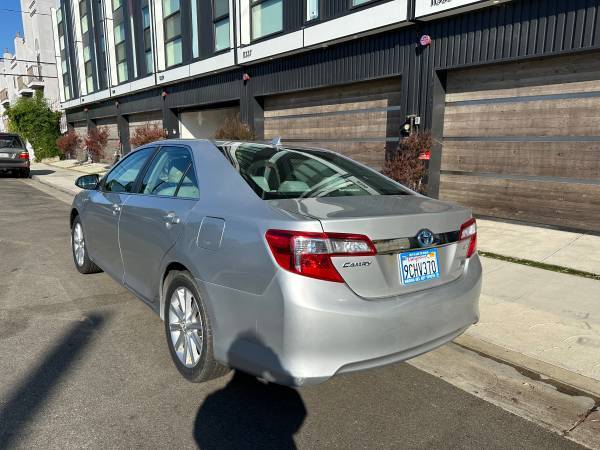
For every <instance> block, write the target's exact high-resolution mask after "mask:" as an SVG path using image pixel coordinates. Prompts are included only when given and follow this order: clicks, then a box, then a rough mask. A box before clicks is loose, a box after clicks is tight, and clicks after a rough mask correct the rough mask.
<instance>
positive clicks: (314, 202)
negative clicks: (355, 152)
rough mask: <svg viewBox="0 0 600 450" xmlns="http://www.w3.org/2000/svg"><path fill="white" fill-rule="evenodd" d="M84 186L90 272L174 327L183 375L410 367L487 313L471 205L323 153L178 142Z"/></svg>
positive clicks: (289, 379) (146, 150) (82, 245)
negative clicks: (480, 306) (420, 191)
mask: <svg viewBox="0 0 600 450" xmlns="http://www.w3.org/2000/svg"><path fill="white" fill-rule="evenodd" d="M76 184H77V185H78V186H79V187H81V188H83V190H82V191H81V192H80V193H79V194H78V195H77V196H76V197H75V199H74V202H73V206H72V210H71V217H70V224H71V236H72V251H73V259H74V262H75V266H76V267H77V269H78V270H79V272H81V273H93V272H99V271H101V270H102V271H104V272H106V273H107V274H108V275H110V276H111V277H112V278H114V280H115V281H116V282H118V283H121V284H123V285H124V286H125V287H126V288H127V289H129V290H130V291H131V292H132V293H133V294H135V295H136V296H137V297H138V298H140V299H141V300H142V301H143V302H145V303H147V304H148V305H149V306H150V307H151V308H152V309H153V310H154V311H155V312H156V313H157V314H159V315H160V318H161V319H162V320H163V322H164V330H165V335H166V342H167V345H168V348H169V351H170V354H171V357H172V359H173V361H174V363H175V365H176V367H177V369H178V370H179V372H180V373H181V374H182V375H183V376H184V377H186V378H187V379H188V380H190V381H194V382H202V381H206V380H209V379H211V378H215V377H217V376H220V375H222V374H224V373H226V372H227V371H228V370H229V369H230V368H234V369H239V370H242V371H245V372H248V373H250V374H252V375H255V376H257V377H260V378H261V379H264V380H268V381H272V382H276V383H281V384H286V385H294V386H299V385H306V384H315V383H320V382H323V381H325V380H327V379H329V378H331V377H332V376H334V375H337V374H342V373H349V372H354V371H359V370H364V369H369V368H373V367H379V366H383V365H386V364H391V363H395V362H398V361H404V360H406V359H409V358H412V357H414V356H416V355H419V354H421V353H424V352H427V351H429V350H432V349H434V348H436V347H438V346H440V345H442V344H444V343H447V342H449V341H451V340H452V339H454V338H455V337H457V336H458V335H460V334H461V333H463V332H464V331H465V330H466V329H467V328H468V327H469V326H470V325H471V324H473V323H475V322H476V321H477V320H478V315H479V312H478V301H479V294H480V289H481V264H480V261H479V258H478V256H477V251H476V245H477V227H476V222H475V220H474V219H473V218H472V216H471V213H470V211H469V210H467V209H465V208H463V207H461V206H458V205H455V204H451V203H446V202H442V201H439V200H434V199H431V198H428V197H425V196H423V195H420V194H417V193H415V192H413V191H411V190H409V189H407V188H406V187H404V186H402V185H401V184H399V183H397V182H395V181H393V180H391V179H389V178H386V177H385V176H383V175H381V174H380V173H378V172H376V171H375V170H372V169H370V168H368V167H366V166H363V165H361V164H359V163H357V162H354V161H353V160H351V159H349V158H347V157H345V156H343V155H341V154H338V153H334V152H331V151H327V150H322V149H310V148H296V147H294V146H287V145H276V144H272V145H265V144H258V143H249V142H211V141H205V140H168V141H162V142H157V143H153V144H149V145H146V146H144V147H141V148H139V149H137V150H135V151H133V152H131V153H129V154H128V155H127V156H126V157H124V158H123V159H122V160H121V161H120V162H119V163H118V164H116V165H115V166H114V167H113V168H112V169H111V170H110V171H109V172H108V173H107V174H106V175H105V176H104V177H102V178H101V179H99V177H98V176H95V175H85V176H83V177H81V178H79V179H78V180H77V182H76Z"/></svg>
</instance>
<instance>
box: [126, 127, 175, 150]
mask: <svg viewBox="0 0 600 450" xmlns="http://www.w3.org/2000/svg"><path fill="white" fill-rule="evenodd" d="M166 138H167V130H165V129H164V128H161V127H159V126H158V125H157V124H150V123H147V124H145V125H144V126H143V127H139V128H136V130H135V131H134V133H133V136H132V137H130V138H129V143H130V144H131V147H132V148H136V147H140V146H142V145H144V144H149V143H150V142H154V141H160V140H162V139H166Z"/></svg>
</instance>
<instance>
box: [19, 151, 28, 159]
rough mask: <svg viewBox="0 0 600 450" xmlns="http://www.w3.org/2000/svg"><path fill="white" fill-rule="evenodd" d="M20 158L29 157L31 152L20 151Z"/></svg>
mask: <svg viewBox="0 0 600 450" xmlns="http://www.w3.org/2000/svg"><path fill="white" fill-rule="evenodd" d="M19 159H29V153H28V152H21V153H19Z"/></svg>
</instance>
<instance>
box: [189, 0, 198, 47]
mask: <svg viewBox="0 0 600 450" xmlns="http://www.w3.org/2000/svg"><path fill="white" fill-rule="evenodd" d="M191 13H192V58H197V57H198V56H200V44H199V42H198V2H197V1H196V0H192V11H191Z"/></svg>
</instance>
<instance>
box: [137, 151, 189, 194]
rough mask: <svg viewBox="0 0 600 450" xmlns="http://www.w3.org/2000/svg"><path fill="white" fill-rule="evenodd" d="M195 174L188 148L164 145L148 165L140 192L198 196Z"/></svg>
mask: <svg viewBox="0 0 600 450" xmlns="http://www.w3.org/2000/svg"><path fill="white" fill-rule="evenodd" d="M193 174H194V167H193V164H192V155H191V153H190V151H189V150H188V149H187V148H185V147H178V146H167V147H162V148H161V149H160V151H159V152H158V154H157V155H156V156H155V157H154V160H153V161H152V163H151V164H150V165H149V166H148V170H147V171H146V174H145V175H144V180H143V181H142V186H141V189H140V192H141V193H142V194H148V195H161V196H167V197H191V198H197V197H198V186H197V183H196V177H195V176H194V175H193ZM194 189H195V190H194ZM180 192H181V194H180Z"/></svg>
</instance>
